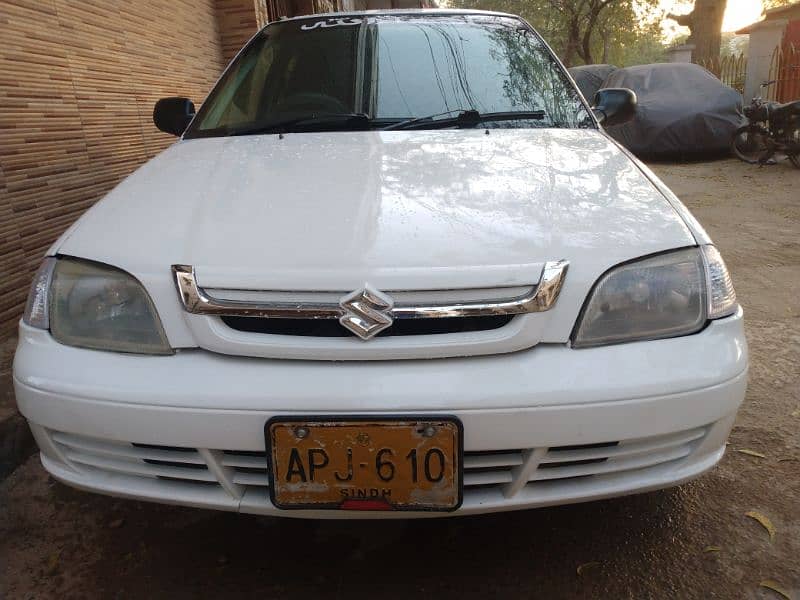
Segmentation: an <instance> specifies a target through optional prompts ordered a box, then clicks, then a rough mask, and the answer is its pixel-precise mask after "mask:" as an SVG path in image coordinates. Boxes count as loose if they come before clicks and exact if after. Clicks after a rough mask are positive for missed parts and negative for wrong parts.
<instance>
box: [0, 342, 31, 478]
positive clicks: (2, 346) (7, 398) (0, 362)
mask: <svg viewBox="0 0 800 600" xmlns="http://www.w3.org/2000/svg"><path fill="white" fill-rule="evenodd" d="M16 346H17V340H16V338H13V337H12V338H9V339H7V340H4V341H3V342H2V343H0V480H2V479H3V478H4V477H5V476H6V475H8V474H9V473H11V471H13V470H14V469H16V468H17V466H19V465H20V464H21V463H22V462H23V461H24V460H25V459H26V458H28V457H29V456H30V455H31V454H33V452H34V451H35V450H36V444H35V443H34V441H33V435H31V430H30V428H29V427H28V422H27V421H26V420H25V418H24V417H23V416H22V415H21V414H19V412H18V411H17V403H16V400H15V399H14V386H13V385H12V378H11V363H12V361H13V359H14V349H15V348H16Z"/></svg>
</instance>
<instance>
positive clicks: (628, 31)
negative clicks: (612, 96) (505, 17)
mask: <svg viewBox="0 0 800 600" xmlns="http://www.w3.org/2000/svg"><path fill="white" fill-rule="evenodd" d="M451 5H453V6H456V7H459V8H480V9H488V10H499V11H503V12H509V13H513V14H518V15H520V16H521V17H523V18H524V19H526V20H527V21H528V22H529V23H531V25H533V26H534V27H535V28H536V29H537V31H539V33H541V34H542V36H543V37H544V38H545V39H546V40H547V42H548V43H549V44H550V45H551V46H552V47H553V49H554V50H555V51H556V53H557V54H558V55H559V57H560V58H561V60H562V61H563V62H564V64H565V65H567V66H568V67H569V66H573V65H575V64H593V63H596V62H614V64H619V65H624V64H630V61H631V60H634V57H636V56H638V55H641V54H642V53H644V54H645V55H647V56H648V57H649V58H652V59H653V60H655V59H656V58H658V57H660V53H663V48H662V47H661V44H660V42H661V33H660V30H658V27H657V23H658V21H659V20H660V18H661V14H660V13H659V12H658V8H657V7H658V0H451Z"/></svg>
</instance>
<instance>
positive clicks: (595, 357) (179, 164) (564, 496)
mask: <svg viewBox="0 0 800 600" xmlns="http://www.w3.org/2000/svg"><path fill="white" fill-rule="evenodd" d="M595 104H596V106H594V107H592V108H590V107H589V105H588V104H587V103H586V101H585V100H584V99H583V98H582V97H581V96H580V94H579V93H578V92H577V91H576V88H575V86H574V84H573V82H572V80H571V79H570V78H569V76H568V75H567V73H566V71H565V70H564V68H563V67H562V65H561V64H560V63H559V62H558V60H557V58H556V57H555V56H554V55H553V53H552V52H551V50H550V49H549V48H548V47H547V45H546V44H545V43H544V42H543V41H542V39H541V38H540V37H539V35H538V34H537V33H536V32H534V31H533V30H532V29H531V28H530V26H528V25H527V24H526V23H525V22H524V21H522V20H520V19H519V18H517V17H514V16H510V15H504V14H498V13H486V12H464V11H460V12H459V11H444V10H435V11H405V12H403V11H399V12H393V11H387V12H367V13H352V14H351V13H348V14H334V15H316V16H309V17H302V18H296V19H289V20H282V21H279V22H276V23H272V24H270V25H268V26H266V27H265V28H264V29H263V30H262V31H261V32H260V33H258V34H257V35H256V36H255V37H254V38H253V39H252V40H251V41H250V42H249V43H248V45H247V46H246V47H245V48H244V49H243V50H242V51H241V52H240V54H239V55H238V57H237V58H236V59H235V60H234V61H233V63H232V64H231V65H230V67H228V69H227V70H226V71H225V73H224V75H223V76H222V78H221V79H220V81H219V82H218V84H217V85H216V87H215V88H214V89H213V91H212V92H211V93H210V95H209V96H208V98H207V100H206V101H205V103H204V104H203V105H202V107H201V108H200V110H199V111H198V112H197V114H196V115H195V114H194V108H193V105H192V104H191V102H189V101H188V100H187V99H183V98H169V99H165V100H162V101H159V103H158V104H157V105H156V109H155V111H154V120H155V122H156V124H157V125H158V126H159V127H160V128H161V129H163V130H164V131H168V132H171V133H174V134H176V135H179V136H181V139H180V140H179V141H178V142H177V143H176V144H174V145H173V146H171V147H170V148H169V149H167V150H166V151H165V152H163V153H162V154H161V155H159V156H157V157H156V158H154V159H153V160H151V161H150V162H148V163H147V164H146V165H144V166H143V167H141V168H140V169H139V170H138V171H136V172H135V173H134V174H133V175H131V176H130V177H128V178H127V179H126V180H125V181H123V182H122V183H121V184H120V185H119V186H118V187H117V188H116V189H114V190H113V191H112V192H111V193H109V194H108V195H107V196H106V197H105V198H104V199H103V200H102V201H100V202H98V203H97V204H96V205H95V206H94V207H93V208H92V209H91V210H89V211H88V212H87V213H86V214H85V215H84V216H83V217H82V218H81V219H80V220H79V221H78V222H77V223H76V224H75V225H74V226H73V227H71V228H70V229H69V230H68V231H67V232H66V233H65V234H64V235H63V236H62V237H61V239H59V240H58V241H57V242H56V244H55V245H54V246H53V247H52V248H51V249H50V250H49V252H48V254H47V257H46V258H45V260H44V262H43V264H42V266H41V268H40V270H39V272H38V274H37V275H36V278H35V281H34V283H33V286H32V289H31V294H30V299H29V303H28V306H27V308H26V311H25V315H24V318H23V321H22V322H21V324H20V336H19V347H18V349H17V353H16V359H15V363H14V384H15V390H16V396H17V401H18V404H19V408H20V410H21V411H22V413H23V414H24V415H25V416H26V417H27V419H28V421H29V423H30V426H31V429H32V430H33V433H34V435H35V437H36V440H37V442H38V444H39V448H40V449H41V460H42V463H43V465H44V467H45V469H47V471H49V472H50V473H51V474H52V475H53V476H54V477H55V478H57V479H58V480H60V481H63V482H65V483H67V484H69V485H72V486H75V487H78V488H82V489H86V490H92V491H97V492H101V493H107V494H112V495H115V496H123V497H128V498H136V499H141V500H152V501H156V502H167V503H175V504H185V505H191V506H198V507H206V508H216V509H222V510H231V511H242V512H248V513H259V514H267V515H281V516H294V517H317V518H323V517H328V518H341V517H373V518H388V517H421V516H436V515H448V514H457V515H466V514H475V513H485V512H493V511H502V510H512V509H522V508H531V507H537V506H544V505H551V504H563V503H570V502H579V501H585V500H592V499H597V498H606V497H610V496H617V495H622V494H630V493H634V492H642V491H646V490H653V489H657V488H664V487H667V486H672V485H676V484H678V483H681V482H684V481H687V480H690V479H692V478H694V477H697V476H698V475H700V474H701V473H704V472H705V471H708V470H709V469H711V468H712V467H713V466H714V465H715V464H716V463H717V462H718V461H719V460H720V458H721V457H722V455H723V452H724V450H725V440H726V438H727V437H728V433H729V431H730V429H731V426H732V424H733V421H734V418H735V415H736V410H737V408H738V406H739V404H740V403H741V401H742V399H743V397H744V393H745V387H746V379H747V366H748V358H747V344H746V341H745V335H744V329H743V322H742V310H741V308H740V307H739V306H738V304H737V301H736V296H735V293H734V290H733V287H732V284H731V279H730V277H729V275H728V272H727V270H726V267H725V265H724V263H723V261H722V258H721V257H720V254H719V252H718V251H717V250H716V249H715V247H714V246H713V245H712V243H711V240H710V239H709V237H708V235H707V234H706V233H705V231H704V230H703V229H702V227H701V226H700V225H699V224H698V223H697V221H696V220H695V219H694V218H693V217H692V215H691V214H690V213H689V212H688V211H687V210H686V208H685V207H684V206H683V205H682V204H681V203H680V201H679V200H678V199H677V198H676V197H675V196H674V195H673V194H672V193H671V192H670V191H669V190H668V189H667V188H666V187H665V186H664V184H663V183H661V182H660V181H659V180H658V178H657V177H656V176H655V175H654V174H653V173H651V172H650V171H649V170H648V169H647V168H646V167H645V166H644V165H642V164H641V163H639V162H638V161H637V160H636V159H635V158H634V157H632V156H631V155H630V154H629V153H627V152H626V151H625V150H624V149H623V148H621V147H620V146H619V145H618V144H616V143H615V142H614V141H612V140H611V139H610V138H609V137H608V136H607V135H606V133H605V132H604V131H603V129H602V126H601V123H603V122H605V123H606V124H608V123H611V122H622V121H624V120H625V119H627V118H629V117H630V115H631V114H632V112H633V110H634V109H635V96H634V95H633V93H632V92H630V91H629V90H622V89H612V90H601V91H600V92H599V93H598V95H597V97H596V99H595Z"/></svg>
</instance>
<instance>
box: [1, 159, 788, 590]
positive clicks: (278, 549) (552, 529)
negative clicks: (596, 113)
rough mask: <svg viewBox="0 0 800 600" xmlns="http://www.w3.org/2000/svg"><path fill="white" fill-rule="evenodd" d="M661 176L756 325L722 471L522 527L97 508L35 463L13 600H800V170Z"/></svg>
mask: <svg viewBox="0 0 800 600" xmlns="http://www.w3.org/2000/svg"><path fill="white" fill-rule="evenodd" d="M654 169H655V170H656V171H657V172H658V173H659V175H661V176H662V177H663V178H664V179H665V180H666V182H667V183H668V184H669V185H670V186H671V187H672V189H673V190H674V191H675V192H676V193H677V194H678V195H679V196H680V197H681V198H682V199H683V200H684V201H685V202H686V204H687V205H688V206H689V207H690V208H691V209H692V210H693V211H694V214H695V215H696V216H697V217H698V219H699V220H700V221H701V222H702V223H703V224H704V225H705V226H706V228H707V229H708V231H709V233H710V234H711V236H712V237H713V238H714V240H715V241H716V243H717V244H718V246H719V247H720V248H721V250H722V253H723V255H724V256H725V258H726V260H727V262H728V265H729V267H730V269H731V271H732V273H733V278H734V282H735V284H736V289H737V292H738V294H739V298H740V300H741V302H742V304H743V305H744V307H745V310H746V318H747V332H748V338H749V343H750V351H751V358H752V366H751V371H750V374H751V380H750V387H749V390H748V394H747V399H746V401H745V404H744V406H743V407H742V409H741V410H740V412H739V417H738V420H737V423H736V426H735V428H734V430H733V433H732V435H731V439H730V445H729V447H728V452H727V454H726V456H725V458H724V459H723V461H722V463H721V464H720V466H718V467H717V468H716V469H715V470H714V471H712V472H711V473H710V474H708V475H706V476H704V477H702V478H701V479H699V480H697V481H695V482H692V483H690V484H687V485H684V486H682V487H680V488H676V489H672V490H667V491H663V492H655V493H649V494H643V495H639V496H632V497H627V498H622V499H616V500H612V501H603V502H594V503H589V504H580V505H574V506H566V507H558V508H548V509H539V510H532V511H526V512H520V513H509V514H502V515H492V516H482V517H470V518H459V519H441V520H435V521H408V522H397V521H393V522H335V521H334V522H314V521H295V520H289V519H266V518H257V517H252V516H245V515H235V514H227V513H217V512H212V511H203V510H194V509H186V508H175V507H165V506H158V505H151V504H144V503H138V502H132V501H123V500H117V499H113V498H108V497H103V496H97V495H93V494H87V493H82V492H78V491H75V490H72V489H69V488H67V487H65V486H63V485H61V484H58V483H55V482H53V481H52V480H51V479H49V477H48V476H47V475H46V474H45V473H44V471H43V470H42V468H41V466H40V465H39V462H38V460H37V459H36V458H35V457H33V458H31V459H30V460H29V461H28V462H27V463H26V464H24V465H23V466H21V467H20V468H18V469H17V470H16V471H15V472H14V473H13V474H12V475H10V476H9V478H8V479H6V480H5V482H4V483H2V484H0V597H3V598H50V597H59V598H117V597H118V598H198V597H228V596H234V595H236V596H237V597H254V598H256V597H257V598H262V599H264V598H310V597H318V598H329V597H331V598H357V597H376V598H403V599H405V598H409V597H426V598H428V597H429V598H454V599H455V598H465V597H480V598H483V597H509V598H523V597H524V598H724V599H728V598H781V597H782V596H781V595H780V592H778V591H773V590H771V589H769V586H772V587H774V588H778V589H782V590H783V592H784V593H785V594H787V596H788V597H791V598H792V599H793V600H800V171H797V170H793V169H792V168H791V166H790V165H788V164H787V163H782V164H778V165H775V166H769V167H765V168H762V169H759V168H757V167H755V166H750V165H745V164H742V163H739V162H735V161H732V160H725V161H719V162H712V163H702V164H689V165H665V164H657V165H654ZM742 450H747V451H752V452H755V453H758V455H754V454H748V453H744V452H742ZM762 455H763V456H762ZM753 510H755V511H758V512H759V513H760V514H762V515H764V516H766V517H767V518H768V519H769V520H770V522H771V524H772V526H773V527H774V530H775V532H774V537H773V539H770V535H769V533H768V532H767V530H766V529H765V528H764V527H763V526H762V525H760V524H759V523H758V522H757V521H756V520H754V519H752V518H749V517H747V516H746V515H745V513H747V512H748V511H753ZM581 565H583V567H582V568H581V569H580V572H578V567H579V566H581Z"/></svg>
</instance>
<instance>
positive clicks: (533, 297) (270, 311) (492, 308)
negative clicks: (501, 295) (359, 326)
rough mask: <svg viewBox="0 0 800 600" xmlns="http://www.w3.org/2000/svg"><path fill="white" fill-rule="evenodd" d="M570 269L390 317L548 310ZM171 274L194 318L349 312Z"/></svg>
mask: <svg viewBox="0 0 800 600" xmlns="http://www.w3.org/2000/svg"><path fill="white" fill-rule="evenodd" d="M568 266H569V262H568V261H566V260H558V261H548V262H546V263H545V264H544V267H543V268H542V273H541V276H540V278H539V283H538V284H537V285H536V286H535V287H532V288H531V289H530V291H528V292H527V293H525V294H523V295H521V296H516V297H513V298H505V299H496V300H474V301H467V302H457V303H447V302H443V303H431V304H426V305H409V304H402V303H396V304H394V306H393V307H392V308H391V309H390V310H388V311H387V314H389V315H390V316H391V318H392V319H435V318H439V317H476V316H487V315H488V316H491V315H519V314H525V313H534V312H544V311H546V310H549V309H551V308H552V307H553V306H554V305H555V303H556V301H557V300H558V295H559V293H560V292H561V287H562V286H563V283H564V278H565V277H566V274H567V268H568ZM172 273H173V276H174V278H175V284H176V286H177V288H178V294H179V296H180V299H181V303H182V304H183V308H184V310H186V311H187V312H190V313H192V314H197V315H213V316H230V317H236V316H239V317H261V318H280V319H340V318H342V317H344V316H345V315H346V311H345V309H343V308H342V307H341V306H340V305H339V304H338V303H333V302H276V301H273V302H250V301H245V300H228V299H222V298H215V297H212V296H210V295H209V294H208V293H207V292H206V291H205V290H204V289H203V288H201V287H200V286H199V285H198V284H197V278H196V276H195V270H194V267H193V266H191V265H172Z"/></svg>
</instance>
